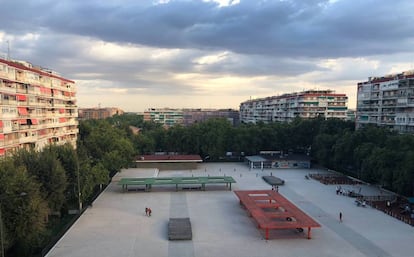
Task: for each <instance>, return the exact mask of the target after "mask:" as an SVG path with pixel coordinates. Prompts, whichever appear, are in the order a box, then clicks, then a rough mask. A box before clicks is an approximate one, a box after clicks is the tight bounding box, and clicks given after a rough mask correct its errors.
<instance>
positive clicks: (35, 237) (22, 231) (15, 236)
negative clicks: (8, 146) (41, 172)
mask: <svg viewBox="0 0 414 257" xmlns="http://www.w3.org/2000/svg"><path fill="white" fill-rule="evenodd" d="M39 189H40V184H39V183H38V182H37V181H36V180H35V179H34V178H33V177H32V176H30V174H29V173H28V172H27V170H26V168H25V167H24V166H23V165H17V166H16V163H15V161H14V160H13V159H11V158H6V159H3V160H1V162H0V197H2V198H3V199H2V201H1V205H2V206H1V208H2V218H3V225H4V226H3V228H4V231H3V232H4V233H3V235H4V239H5V248H6V249H8V248H10V247H11V246H12V245H14V244H16V243H19V244H20V245H21V246H22V247H21V248H22V249H23V248H24V249H28V248H33V247H36V246H39V245H40V243H41V240H42V237H43V234H44V232H45V228H46V217H47V215H48V212H49V210H48V206H47V202H46V201H45V200H44V199H43V198H42V195H41V193H40V190H39ZM22 193H23V195H22ZM22 255H23V254H22Z"/></svg>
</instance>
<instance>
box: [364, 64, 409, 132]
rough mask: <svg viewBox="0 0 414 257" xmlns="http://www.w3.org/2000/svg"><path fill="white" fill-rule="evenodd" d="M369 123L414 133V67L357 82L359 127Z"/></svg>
mask: <svg viewBox="0 0 414 257" xmlns="http://www.w3.org/2000/svg"><path fill="white" fill-rule="evenodd" d="M367 124H375V125H378V126H382V127H388V128H390V129H392V130H395V131H398V132H401V133H414V70H411V71H406V72H402V73H398V74H392V75H386V76H384V77H370V78H368V81H364V82H360V83H358V95H357V114H356V128H357V129H358V128H362V127H364V126H366V125H367Z"/></svg>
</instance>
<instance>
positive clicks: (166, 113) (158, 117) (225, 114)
mask: <svg viewBox="0 0 414 257" xmlns="http://www.w3.org/2000/svg"><path fill="white" fill-rule="evenodd" d="M211 118H225V119H227V120H228V121H229V122H230V123H231V124H232V125H233V126H235V125H238V124H239V112H238V111H237V110H233V109H169V108H162V109H155V108H150V109H148V110H147V111H145V112H144V121H154V122H157V123H161V124H163V125H164V127H166V128H168V127H171V126H174V125H183V126H189V125H191V124H194V123H197V122H203V121H206V120H208V119H211Z"/></svg>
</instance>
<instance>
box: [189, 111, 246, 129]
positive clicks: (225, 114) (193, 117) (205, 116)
mask: <svg viewBox="0 0 414 257" xmlns="http://www.w3.org/2000/svg"><path fill="white" fill-rule="evenodd" d="M183 113H184V121H183V122H184V125H185V126H189V125H192V124H194V123H199V122H204V121H207V120H209V119H213V118H225V119H227V120H228V121H229V122H230V124H232V125H233V126H237V125H238V124H239V123H240V113H239V111H238V110H234V109H183Z"/></svg>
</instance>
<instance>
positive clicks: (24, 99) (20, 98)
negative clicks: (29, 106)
mask: <svg viewBox="0 0 414 257" xmlns="http://www.w3.org/2000/svg"><path fill="white" fill-rule="evenodd" d="M16 99H17V100H18V101H26V99H27V97H26V96H25V95H16Z"/></svg>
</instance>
